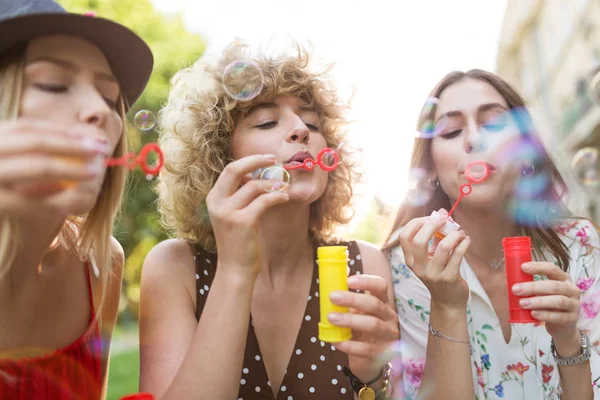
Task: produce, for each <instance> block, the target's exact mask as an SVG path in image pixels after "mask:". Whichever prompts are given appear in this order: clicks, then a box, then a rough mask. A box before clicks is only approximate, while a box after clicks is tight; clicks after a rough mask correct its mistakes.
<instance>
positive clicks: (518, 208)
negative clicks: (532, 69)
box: [387, 70, 600, 400]
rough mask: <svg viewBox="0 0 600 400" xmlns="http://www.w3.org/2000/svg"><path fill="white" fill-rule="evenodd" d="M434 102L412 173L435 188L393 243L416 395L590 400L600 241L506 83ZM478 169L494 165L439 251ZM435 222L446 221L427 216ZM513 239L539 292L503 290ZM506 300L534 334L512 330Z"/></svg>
mask: <svg viewBox="0 0 600 400" xmlns="http://www.w3.org/2000/svg"><path fill="white" fill-rule="evenodd" d="M430 101H431V105H430V106H429V107H428V108H427V112H425V113H424V115H423V117H422V119H421V121H419V126H420V127H422V126H429V127H431V129H430V130H429V132H425V133H424V134H425V135H427V134H431V133H432V132H433V133H434V135H431V136H429V137H428V138H427V139H425V138H420V139H417V140H416V144H415V149H414V153H413V158H412V165H411V167H412V168H420V169H422V170H424V171H426V172H428V173H432V174H433V176H434V178H435V180H433V181H432V182H436V183H437V187H436V189H435V191H434V193H433V196H432V197H431V198H430V199H429V201H427V202H424V203H420V204H415V203H413V204H412V205H411V204H410V203H405V204H404V205H403V206H402V207H401V209H400V211H399V214H398V217H397V219H396V223H395V225H394V229H393V233H392V235H391V237H390V239H389V241H388V244H387V251H388V252H389V260H390V263H391V267H392V274H393V276H394V291H395V295H396V306H397V310H398V314H399V316H400V324H401V335H402V341H403V347H402V348H403V355H402V358H403V364H404V373H405V374H404V386H405V389H406V391H407V393H408V394H409V395H414V394H415V393H417V391H418V392H419V398H430V399H439V398H451V399H473V398H478V399H484V398H485V399H497V398H507V399H538V398H539V399H548V398H558V397H557V396H559V393H560V392H561V391H562V399H590V400H591V399H592V398H593V397H594V393H596V395H598V394H599V392H598V386H597V384H593V383H592V382H598V377H599V376H600V355H599V354H598V351H599V350H598V343H600V342H599V340H600V330H598V327H599V326H600V317H599V316H598V311H599V309H600V298H599V295H600V291H599V289H600V279H599V277H600V266H598V264H597V262H596V259H597V258H598V256H599V255H600V253H598V248H599V247H600V242H599V240H598V234H597V232H596V229H595V228H594V226H593V225H592V223H591V222H589V221H587V220H584V219H576V218H570V217H568V212H567V211H566V207H565V206H564V204H563V203H562V199H563V195H564V192H565V189H566V188H565V184H564V181H563V179H562V178H561V176H560V175H559V173H558V171H557V169H556V167H555V166H554V164H553V163H552V161H551V159H550V157H549V156H548V154H547V152H546V151H545V150H544V148H543V146H542V144H541V141H540V140H539V138H538V137H537V136H536V135H535V133H534V131H533V130H532V129H531V127H532V125H531V117H530V115H529V113H528V112H527V109H526V108H525V104H524V101H523V99H522V98H521V97H520V96H519V95H518V94H517V92H516V91H515V90H514V89H513V88H511V87H510V86H509V85H508V84H507V83H506V82H504V81H503V80H502V79H501V78H499V77H498V76H496V75H493V74H491V73H488V72H484V71H480V70H473V71H469V72H467V73H462V72H455V73H451V74H449V75H447V76H446V77H444V78H443V79H442V80H441V82H440V83H439V84H438V85H437V86H436V88H435V89H434V90H433V92H432V93H431V95H430ZM507 157H508V158H507ZM473 161H483V162H486V163H487V167H488V168H489V170H490V172H491V174H490V177H489V178H488V179H487V180H486V181H485V182H483V183H480V184H473V185H472V192H471V193H470V194H469V195H467V196H465V197H464V198H463V200H462V201H461V202H460V203H459V205H458V207H457V208H456V211H455V212H454V214H453V218H454V220H455V221H456V222H457V223H458V224H459V225H460V226H461V228H460V230H458V231H456V232H454V233H451V234H449V235H448V236H446V237H445V238H444V239H443V240H441V241H439V243H437V246H436V247H435V248H433V249H432V248H431V247H429V246H430V244H429V242H430V241H431V240H433V238H434V234H435V232H436V231H438V230H440V228H441V227H442V226H443V225H444V224H445V220H446V218H445V215H447V211H446V210H449V209H450V207H451V205H452V204H453V203H454V201H455V200H456V199H457V198H458V197H459V194H460V192H459V187H460V185H462V184H466V183H467V178H466V176H465V168H466V166H467V165H468V164H469V163H471V162H473ZM425 175H426V173H425ZM438 210H441V211H440V212H441V214H442V217H441V218H434V217H429V216H430V214H431V213H432V211H438ZM550 217H551V218H550ZM560 217H564V218H560ZM512 236H529V237H530V238H531V239H532V243H533V252H534V261H533V262H531V263H525V264H523V265H522V269H523V271H524V272H526V273H528V274H532V275H536V277H537V279H536V280H535V281H534V282H529V283H524V284H520V285H514V286H512V287H510V288H507V284H506V275H505V268H504V259H503V250H502V239H503V238H505V237H512ZM436 242H437V240H436ZM508 290H511V291H512V292H513V293H514V294H515V295H516V296H519V298H520V305H521V307H523V308H524V309H525V310H530V311H531V316H532V317H533V318H534V320H535V321H537V322H535V323H529V324H511V323H510V322H509V307H508ZM591 347H594V348H593V349H591ZM470 348H471V349H470ZM470 350H471V351H470ZM590 350H591V354H590ZM419 389H420V390H419Z"/></svg>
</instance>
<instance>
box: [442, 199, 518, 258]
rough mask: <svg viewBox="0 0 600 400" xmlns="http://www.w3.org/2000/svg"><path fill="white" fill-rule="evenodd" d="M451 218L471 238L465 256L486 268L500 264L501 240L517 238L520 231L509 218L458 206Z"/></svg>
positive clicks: (502, 254)
mask: <svg viewBox="0 0 600 400" xmlns="http://www.w3.org/2000/svg"><path fill="white" fill-rule="evenodd" d="M453 218H454V219H455V220H456V222H457V223H458V224H459V225H460V226H461V229H462V230H464V231H465V232H466V233H467V235H468V236H470V237H471V245H470V246H469V250H468V251H467V256H471V257H475V258H476V259H478V260H479V261H480V262H483V263H484V264H487V265H488V266H489V265H491V264H494V263H500V262H501V260H502V258H503V256H504V252H503V251H502V239H503V238H505V237H511V236H518V235H519V231H520V230H519V227H518V226H517V225H516V224H515V223H514V221H512V220H510V218H507V217H506V216H504V215H502V214H499V213H496V212H490V211H488V210H483V209H473V208H472V207H460V206H459V207H457V209H456V210H455V211H454V214H453Z"/></svg>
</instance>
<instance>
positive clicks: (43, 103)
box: [0, 0, 152, 399]
mask: <svg viewBox="0 0 600 400" xmlns="http://www.w3.org/2000/svg"><path fill="white" fill-rule="evenodd" d="M0 38H1V39H0V138H1V141H2V146H0V398H3V399H34V398H35V399H59V398H60V399H99V398H101V397H103V396H102V392H103V390H104V388H105V384H106V377H107V363H108V355H109V348H110V339H111V336H112V332H113V327H114V324H115V320H116V318H117V312H118V303H119V297H120V287H121V276H122V268H123V251H122V249H121V247H120V246H119V244H118V243H117V242H116V240H114V238H112V237H111V232H112V225H113V221H114V218H115V215H116V213H117V211H118V208H119V204H120V201H121V196H122V192H123V188H124V185H125V175H126V171H125V170H124V169H123V168H110V169H106V167H105V160H106V159H107V158H108V157H111V156H121V155H123V154H124V153H125V151H126V144H125V137H124V123H125V111H126V110H127V109H128V108H129V104H133V103H134V102H135V100H136V99H137V98H138V96H139V95H140V94H141V92H142V91H143V89H144V87H145V85H146V82H147V80H148V78H149V76H150V72H151V69H152V53H151V52H150V49H149V48H148V46H147V45H146V44H145V43H144V42H143V41H142V40H141V39H140V38H139V37H137V36H136V35H135V34H134V33H133V32H131V31H130V30H128V29H127V28H125V27H123V26H121V25H118V24H116V23H114V22H111V21H108V20H104V19H100V18H92V17H87V16H81V15H75V14H68V13H67V12H66V11H64V9H62V7H60V6H59V5H58V4H56V3H55V2H54V1H51V0H35V1H33V0H31V1H29V0H19V1H4V2H3V3H2V5H1V6H0ZM116 43H118V44H119V45H118V46H116Z"/></svg>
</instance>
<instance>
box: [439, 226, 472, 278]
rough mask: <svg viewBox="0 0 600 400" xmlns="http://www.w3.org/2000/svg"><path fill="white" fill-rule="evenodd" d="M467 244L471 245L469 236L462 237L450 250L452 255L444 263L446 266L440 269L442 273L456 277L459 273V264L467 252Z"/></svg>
mask: <svg viewBox="0 0 600 400" xmlns="http://www.w3.org/2000/svg"><path fill="white" fill-rule="evenodd" d="M469 246H471V238H470V237H468V236H466V237H463V238H462V239H461V241H460V242H459V244H458V245H457V246H456V247H455V248H454V250H453V251H452V255H451V256H450V259H449V260H448V262H447V263H446V268H444V270H443V271H442V275H448V276H449V277H457V276H458V275H459V274H460V264H461V263H462V260H463V258H464V257H465V254H467V250H469Z"/></svg>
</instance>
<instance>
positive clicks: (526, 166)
mask: <svg viewBox="0 0 600 400" xmlns="http://www.w3.org/2000/svg"><path fill="white" fill-rule="evenodd" d="M534 172H535V165H533V163H531V162H525V163H523V165H522V166H521V176H531V175H533V174H534Z"/></svg>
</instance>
